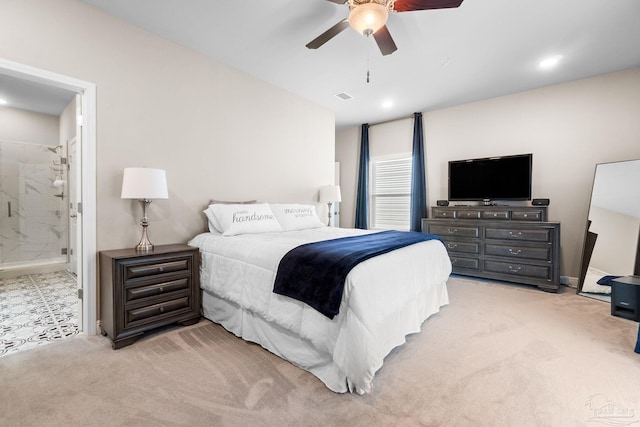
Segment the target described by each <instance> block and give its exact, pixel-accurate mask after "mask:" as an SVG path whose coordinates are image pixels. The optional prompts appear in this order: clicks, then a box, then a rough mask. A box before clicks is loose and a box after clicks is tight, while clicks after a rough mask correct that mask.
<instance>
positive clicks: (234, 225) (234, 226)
mask: <svg viewBox="0 0 640 427" xmlns="http://www.w3.org/2000/svg"><path fill="white" fill-rule="evenodd" d="M207 210H208V211H210V212H211V213H213V218H214V221H212V222H213V224H214V226H216V228H217V226H218V225H219V226H220V229H219V231H220V232H221V233H222V234H223V235H224V236H235V235H237V234H248V233H268V232H270V231H282V227H281V226H280V224H279V223H278V220H277V219H276V217H275V215H274V214H273V212H272V211H271V208H269V205H268V204H267V203H259V204H254V205H211V206H209V208H208V209H207ZM207 217H209V215H207ZM216 221H217V224H216Z"/></svg>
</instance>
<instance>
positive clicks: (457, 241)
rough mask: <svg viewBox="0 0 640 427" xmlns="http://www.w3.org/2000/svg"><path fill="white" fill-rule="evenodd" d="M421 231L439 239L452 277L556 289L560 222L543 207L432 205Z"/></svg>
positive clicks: (558, 272) (558, 268) (554, 290)
mask: <svg viewBox="0 0 640 427" xmlns="http://www.w3.org/2000/svg"><path fill="white" fill-rule="evenodd" d="M422 231H424V232H426V233H431V234H435V235H438V236H440V237H441V238H442V239H443V240H444V243H445V246H446V247H447V251H448V252H449V257H450V258H451V263H452V267H453V273H454V274H460V275H467V276H475V277H482V278H487V279H495V280H503V281H508V282H515V283H522V284H530V285H536V286H538V287H539V288H540V289H543V290H545V291H549V292H557V291H558V288H559V287H560V223H558V222H548V221H547V208H546V206H521V207H515V206H447V207H444V206H438V207H432V208H431V218H430V219H423V220H422Z"/></svg>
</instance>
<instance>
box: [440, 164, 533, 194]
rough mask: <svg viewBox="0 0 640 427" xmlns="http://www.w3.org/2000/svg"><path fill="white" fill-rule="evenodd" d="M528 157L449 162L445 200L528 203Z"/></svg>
mask: <svg viewBox="0 0 640 427" xmlns="http://www.w3.org/2000/svg"><path fill="white" fill-rule="evenodd" d="M532 164H533V155H532V154H519V155H516V156H503V157H488V158H485V159H468V160H455V161H450V162H449V200H452V201H472V200H482V201H483V202H484V203H485V204H489V203H491V201H493V200H504V201H508V200H531V170H532Z"/></svg>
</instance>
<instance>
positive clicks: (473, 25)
mask: <svg viewBox="0 0 640 427" xmlns="http://www.w3.org/2000/svg"><path fill="white" fill-rule="evenodd" d="M82 1H83V2H84V3H87V4H89V5H93V6H96V7H98V8H100V9H102V10H104V11H106V12H107V13H110V14H112V15H115V16H118V17H120V18H122V19H125V20H127V21H130V22H131V23H133V24H135V25H137V26H140V27H142V28H145V29H147V30H149V31H152V32H155V33H157V34H159V35H161V36H162V37H165V38H167V39H170V40H173V41H174V42H176V43H179V44H182V45H185V46H188V47H190V48H192V49H195V50H197V51H200V52H202V53H204V54H206V55H208V56H211V57H212V58H215V59H217V60H219V61H221V62H223V63H226V64H228V65H231V66H233V67H235V68H238V69H240V70H243V71H245V72H247V73H249V74H252V75H254V76H256V77H258V78H260V79H262V80H265V81H267V82H270V83H272V84H274V85H276V86H278V87H281V88H283V89H286V90H288V91H291V92H294V93H296V94H299V95H301V96H303V97H305V98H308V99H310V100H312V101H314V102H316V103H318V104H321V105H324V106H325V107H327V108H329V109H331V110H333V111H334V112H335V114H336V128H338V129H340V128H344V127H349V126H356V125H359V124H361V123H378V122H382V121H386V120H393V119H396V118H402V117H408V116H410V115H411V114H412V113H413V112H414V111H429V110H434V109H440V108H444V107H448V106H453V105H459V104H463V103H467V102H472V101H476V100H481V99H487V98H491V97H495V96H500V95H505V94H509V93H514V92H518V91H523V90H528V89H533V88H537V87H542V86H547V85H552V84H557V83H562V82H566V81H571V80H576V79H580V78H585V77H591V76H595V75H599V74H604V73H608V72H612V71H618V70H624V69H628V68H633V67H639V66H640V24H639V22H640V1H638V0H518V1H515V0H464V2H463V3H462V5H461V6H460V7H459V8H456V9H443V10H427V11H417V12H405V13H394V14H391V16H390V17H389V21H388V23H387V27H388V28H389V31H390V32H391V34H392V36H393V38H394V40H395V43H396V45H397V46H398V50H397V51H396V52H395V53H393V54H391V55H388V56H382V55H381V54H380V52H379V50H378V48H377V46H376V44H375V42H374V41H373V40H372V39H370V38H366V37H364V36H361V35H359V34H357V33H356V32H355V31H353V30H351V29H347V30H345V31H344V32H342V33H341V34H339V35H338V36H336V37H335V38H334V39H332V40H331V41H329V42H328V43H326V44H325V45H324V46H322V47H321V48H319V49H318V50H309V49H307V48H306V47H305V44H307V43H308V42H309V41H311V40H312V39H314V38H315V37H316V36H318V35H319V34H321V33H322V32H324V31H325V30H327V29H328V28H329V27H331V26H333V25H334V24H336V23H337V22H338V21H340V20H342V19H344V18H346V17H347V15H348V8H347V6H346V5H340V4H335V3H332V2H329V1H327V0H244V1H222V0H214V1H212V0H189V1H187V2H185V1H184V0H82ZM549 55H563V59H562V61H561V62H560V64H559V66H558V67H557V68H556V69H554V70H547V71H543V70H540V69H539V68H538V65H537V64H538V62H539V61H540V60H541V59H543V58H544V57H546V56H549ZM367 70H369V71H370V76H371V77H370V82H369V83H367V82H366V73H367ZM2 85H3V82H2V81H0V90H1V89H7V88H6V87H3V86H2ZM5 86H6V85H5ZM342 92H346V93H348V94H349V95H351V96H352V97H353V99H351V100H348V101H343V100H341V99H339V98H338V97H336V96H335V95H336V94H338V93H342ZM385 101H390V102H391V103H392V106H391V107H388V108H384V107H383V105H382V104H383V103H384V102H385Z"/></svg>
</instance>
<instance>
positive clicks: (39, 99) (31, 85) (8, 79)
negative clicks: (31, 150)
mask: <svg viewBox="0 0 640 427" xmlns="http://www.w3.org/2000/svg"><path fill="white" fill-rule="evenodd" d="M75 95H76V94H75V92H72V91H69V90H65V89H60V88H57V87H53V86H49V85H45V84H41V83H37V82H33V81H29V80H24V79H20V78H17V77H13V76H8V75H6V74H2V72H1V70H0V99H2V100H4V101H6V102H7V104H6V106H7V107H11V108H18V109H20V110H27V111H33V112H36V113H42V114H48V115H51V116H59V115H60V114H62V112H63V111H64V109H65V108H66V107H67V105H69V102H71V100H72V99H73V97H74V96H75Z"/></svg>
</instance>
